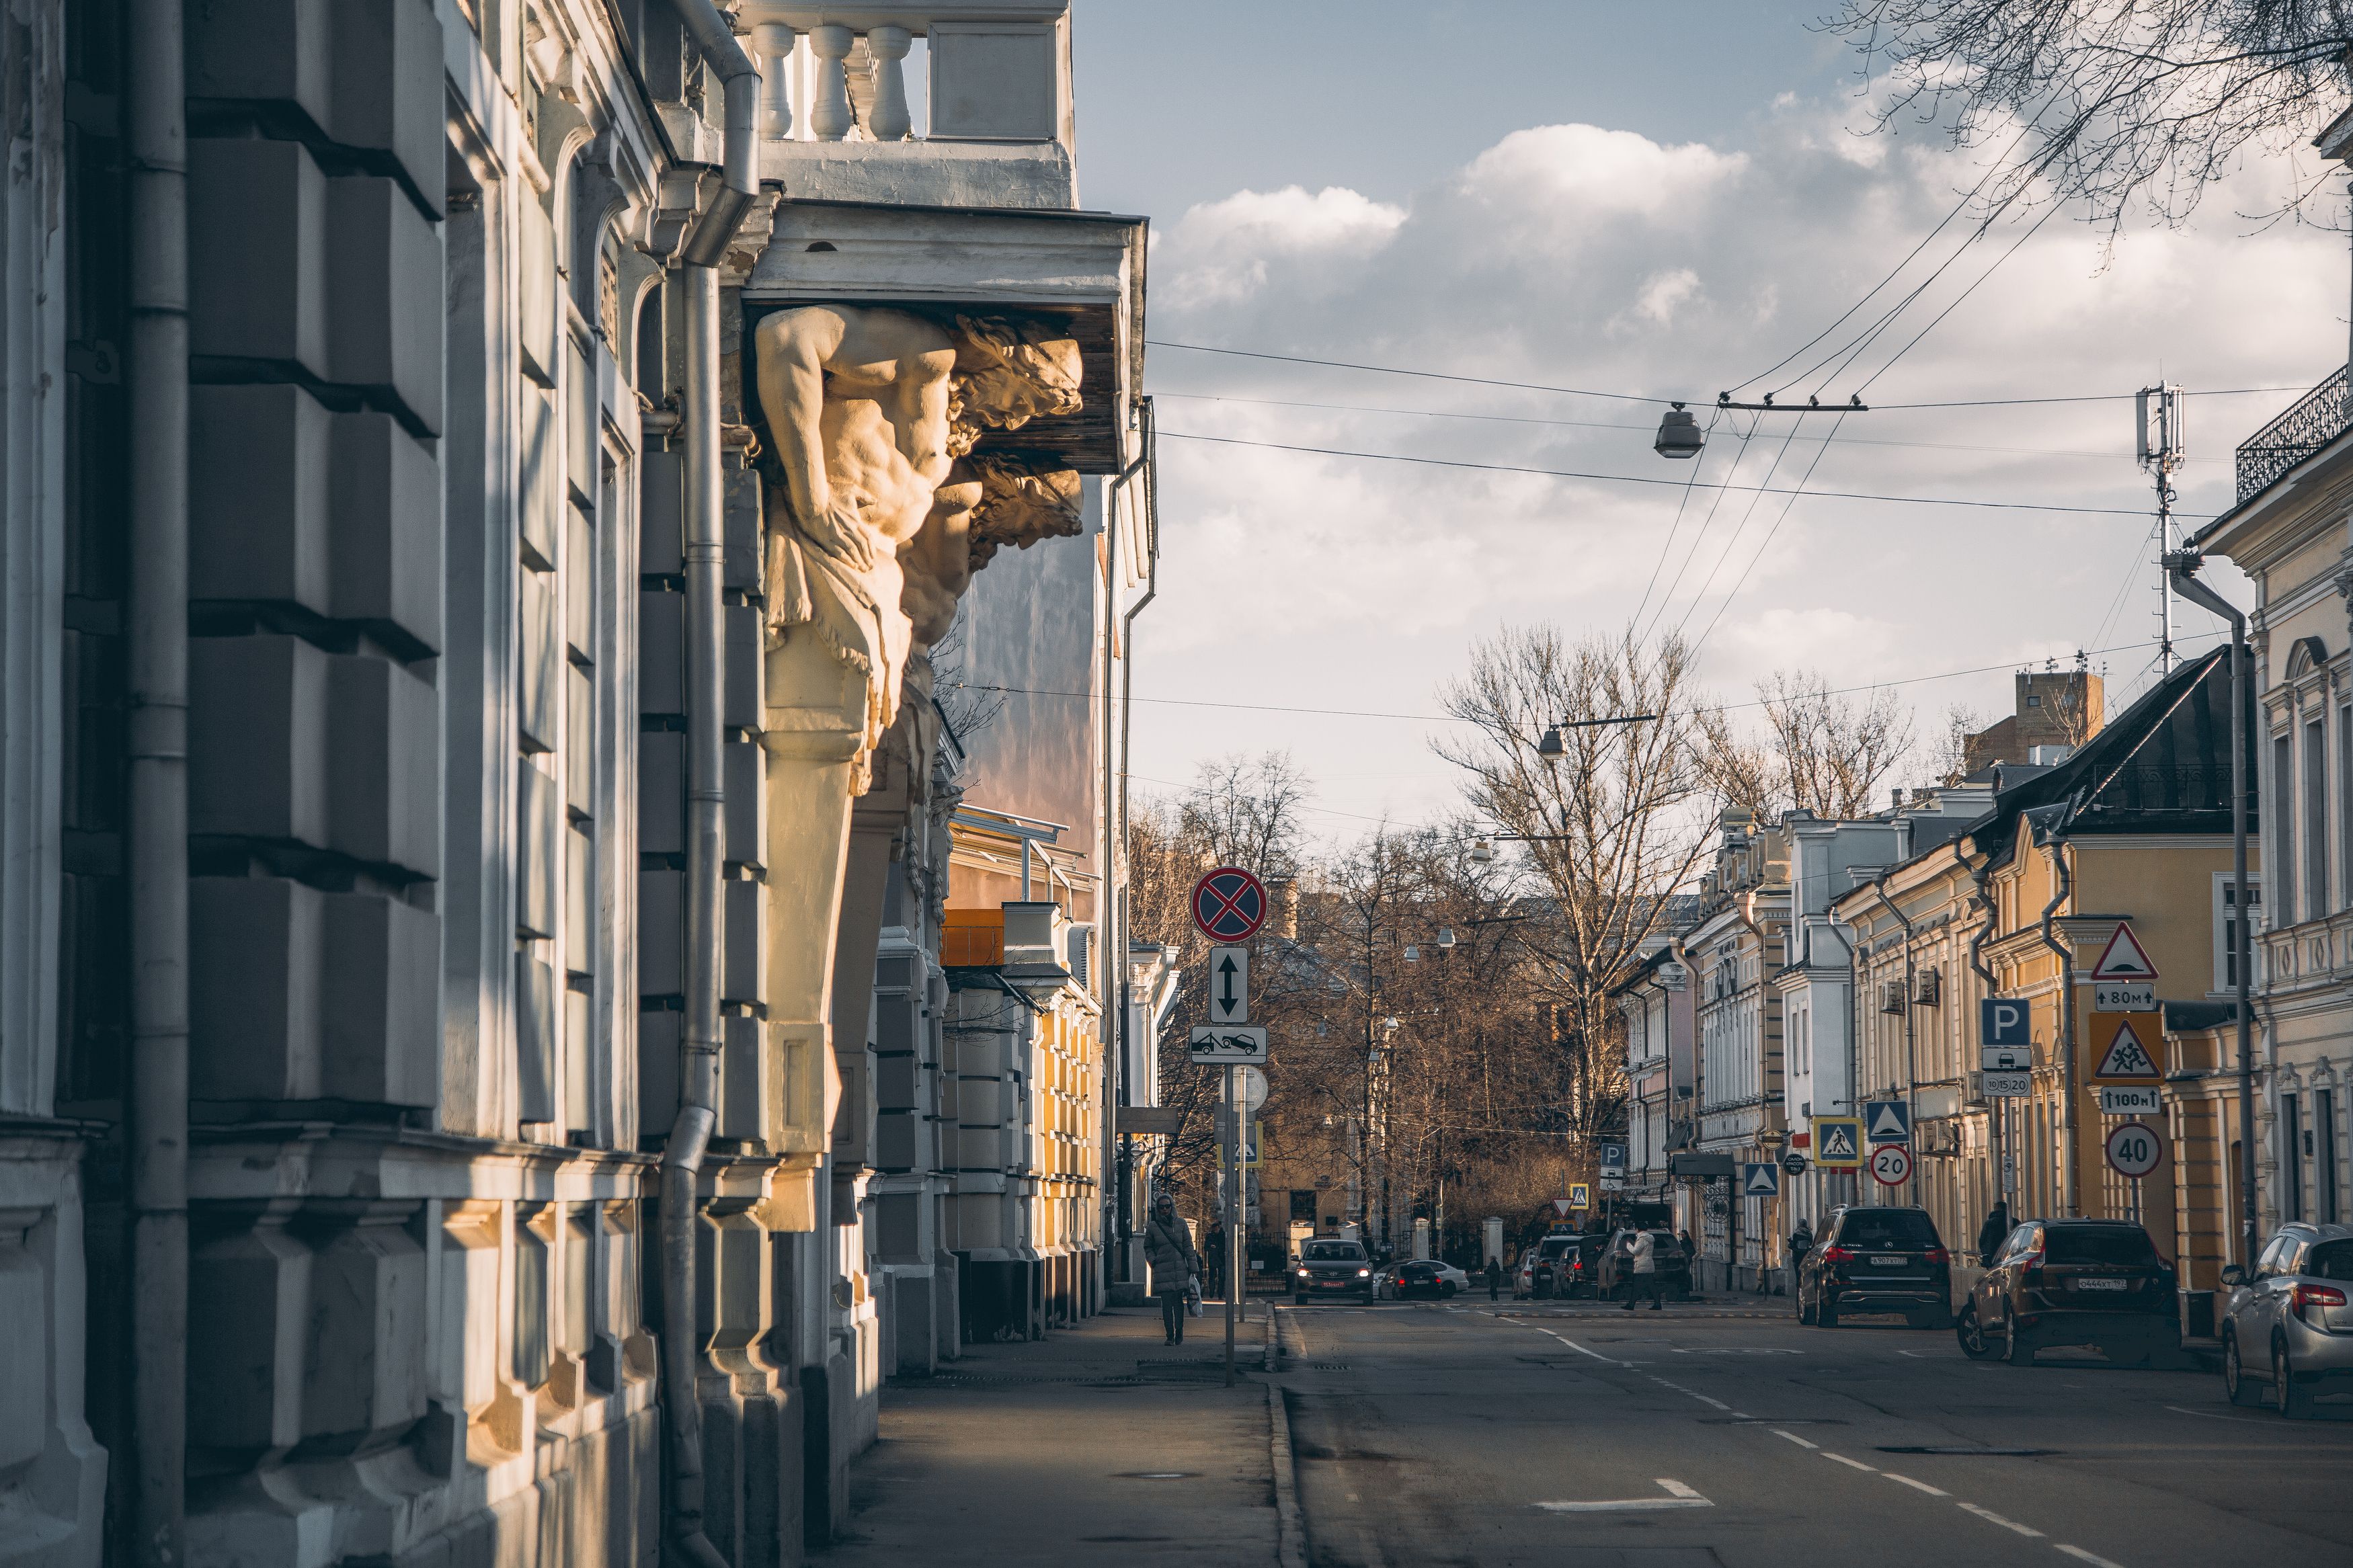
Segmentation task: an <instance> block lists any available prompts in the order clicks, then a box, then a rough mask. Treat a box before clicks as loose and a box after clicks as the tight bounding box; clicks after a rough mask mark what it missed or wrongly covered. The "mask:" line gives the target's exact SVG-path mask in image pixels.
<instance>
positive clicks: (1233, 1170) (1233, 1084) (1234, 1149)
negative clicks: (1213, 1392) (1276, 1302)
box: [1226, 1064, 1249, 1388]
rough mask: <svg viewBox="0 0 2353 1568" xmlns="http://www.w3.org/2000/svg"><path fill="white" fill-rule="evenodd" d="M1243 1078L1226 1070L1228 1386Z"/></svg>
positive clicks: (1236, 1288) (1237, 1258)
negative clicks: (1227, 1131) (1227, 1134)
mask: <svg viewBox="0 0 2353 1568" xmlns="http://www.w3.org/2000/svg"><path fill="white" fill-rule="evenodd" d="M1247 1115H1249V1112H1248V1111H1245V1110H1243V1109H1242V1096H1241V1074H1240V1071H1238V1070H1237V1069H1236V1068H1234V1067H1233V1066H1232V1065H1231V1064H1229V1065H1228V1066H1227V1068H1226V1116H1227V1123H1226V1124H1227V1126H1228V1128H1229V1130H1230V1136H1229V1139H1228V1142H1227V1144H1226V1386H1227V1387H1228V1388H1231V1387H1232V1386H1233V1385H1234V1314H1235V1310H1236V1309H1237V1307H1238V1306H1239V1304H1240V1299H1241V1293H1242V1139H1243V1138H1244V1136H1245V1135H1246V1133H1245V1130H1244V1128H1243V1126H1242V1119H1243V1118H1244V1117H1245V1116H1247Z"/></svg>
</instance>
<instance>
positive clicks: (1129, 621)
mask: <svg viewBox="0 0 2353 1568" xmlns="http://www.w3.org/2000/svg"><path fill="white" fill-rule="evenodd" d="M1136 408H1137V416H1138V418H1139V419H1140V420H1141V421H1142V424H1143V426H1144V429H1143V435H1144V456H1143V458H1142V461H1143V463H1144V561H1145V567H1144V597H1142V598H1140V599H1138V600H1136V601H1135V603H1134V604H1133V605H1129V606H1128V607H1127V613H1126V614H1125V615H1124V616H1121V617H1120V646H1121V647H1124V648H1126V649H1128V650H1129V653H1128V656H1127V657H1126V658H1124V659H1122V660H1120V666H1119V849H1120V850H1121V852H1123V853H1124V851H1125V850H1126V848H1127V832H1128V809H1127V808H1128V788H1127V781H1128V773H1127V737H1128V731H1129V721H1130V719H1131V718H1132V717H1133V715H1134V702H1133V700H1132V699H1131V698H1130V695H1129V694H1130V693H1131V692H1132V691H1133V690H1134V688H1135V655H1134V647H1135V617H1136V616H1140V615H1142V614H1143V613H1144V606H1145V605H1149V604H1150V603H1152V601H1153V599H1154V598H1155V597H1156V596H1157V595H1159V593H1160V465H1159V463H1158V461H1157V460H1156V459H1157V447H1155V443H1154V440H1153V423H1152V399H1151V398H1149V397H1139V398H1137V399H1136ZM1127 910H1128V889H1127V885H1126V884H1125V883H1124V882H1123V883H1122V884H1121V885H1120V889H1119V958H1118V963H1119V1034H1118V1037H1117V1040H1118V1045H1117V1049H1118V1052H1119V1057H1120V1070H1121V1071H1122V1072H1124V1071H1125V1070H1126V1068H1127V1047H1128V1046H1129V1045H1130V1044H1131V1043H1132V1042H1131V1041H1130V1040H1129V1039H1128V1037H1127V1031H1128V1012H1129V1009H1130V1007H1131V1006H1132V1005H1133V999H1132V998H1131V996H1130V995H1129V990H1130V984H1131V983H1130V981H1129V979H1128V966H1127V942H1128V931H1127ZM1155 1017H1156V1014H1155ZM1122 1087H1123V1088H1124V1089H1126V1091H1127V1094H1126V1098H1127V1099H1128V1100H1134V1095H1135V1089H1134V1085H1133V1084H1128V1083H1125V1082H1124V1080H1123V1084H1122ZM1134 1150H1135V1143H1134V1140H1133V1139H1128V1138H1123V1139H1121V1140H1120V1161H1119V1238H1120V1240H1121V1241H1123V1242H1124V1241H1126V1240H1128V1239H1129V1238H1130V1237H1131V1236H1133V1235H1134V1220H1133V1218H1132V1217H1131V1216H1133V1215H1134V1212H1135V1197H1134V1186H1135V1154H1134ZM1125 1259H1126V1254H1125V1251H1124V1249H1123V1251H1122V1253H1121V1260H1122V1263H1123V1264H1124V1262H1125Z"/></svg>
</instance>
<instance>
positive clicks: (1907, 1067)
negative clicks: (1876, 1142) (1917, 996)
mask: <svg viewBox="0 0 2353 1568" xmlns="http://www.w3.org/2000/svg"><path fill="white" fill-rule="evenodd" d="M1906 847H1909V846H1908V845H1907V846H1906ZM1870 886H1871V891H1872V894H1873V897H1875V898H1877V899H1878V900H1879V901H1880V902H1881V903H1883V904H1885V905H1886V906H1887V912H1888V913H1889V914H1891V915H1894V917H1895V923H1896V924H1897V925H1900V926H1902V927H1903V928H1904V1103H1905V1108H1906V1110H1905V1119H1906V1121H1908V1123H1909V1124H1910V1125H1911V1126H1912V1127H1913V1128H1914V1129H1915V1133H1914V1138H1915V1142H1916V1141H1917V1137H1918V1133H1917V1131H1916V1129H1917V1128H1918V1126H1919V1122H1920V1065H1919V1061H1918V1058H1916V1057H1915V1055H1914V1054H1913V1044H1912V994H1913V993H1912V982H1913V976H1912V921H1910V919H1909V918H1907V917H1906V916H1905V913H1904V911H1903V910H1899V909H1897V908H1896V907H1895V900H1894V899H1891V898H1889V897H1888V896H1887V873H1886V872H1884V871H1882V872H1881V873H1880V874H1879V875H1878V876H1876V877H1873V879H1871V883H1870ZM1866 1141H1867V1140H1866ZM1904 1180H1905V1184H1906V1185H1907V1186H1910V1187H1912V1188H1913V1194H1912V1195H1913V1196H1914V1197H1915V1198H1916V1197H1918V1196H1919V1195H1920V1194H1919V1188H1918V1183H1919V1180H1920V1160H1919V1156H1918V1154H1917V1153H1916V1152H1915V1154H1914V1156H1913V1159H1912V1173H1911V1174H1910V1175H1908V1176H1906V1177H1905V1178H1904Z"/></svg>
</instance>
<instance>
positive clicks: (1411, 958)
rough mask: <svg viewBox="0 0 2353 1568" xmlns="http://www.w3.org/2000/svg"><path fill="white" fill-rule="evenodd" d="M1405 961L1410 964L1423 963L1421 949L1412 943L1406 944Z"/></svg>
mask: <svg viewBox="0 0 2353 1568" xmlns="http://www.w3.org/2000/svg"><path fill="white" fill-rule="evenodd" d="M1405 961H1406V962H1407V963H1420V962H1421V949H1419V948H1418V947H1416V946H1414V945H1413V943H1411V942H1408V943H1406V944H1405Z"/></svg>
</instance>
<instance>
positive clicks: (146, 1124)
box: [123, 0, 188, 1568]
mask: <svg viewBox="0 0 2353 1568" xmlns="http://www.w3.org/2000/svg"><path fill="white" fill-rule="evenodd" d="M125 21H126V23H127V27H126V32H127V36H128V39H129V43H128V50H129V57H130V58H129V62H128V63H129V67H130V91H129V92H128V94H127V95H126V97H127V112H128V117H129V124H128V127H127V129H128V132H129V145H128V148H127V151H128V153H129V154H130V169H131V182H130V184H131V190H130V226H131V258H130V283H131V299H130V304H131V341H130V345H129V346H130V360H129V372H130V383H131V428H132V429H133V430H136V431H138V432H139V438H138V439H137V440H136V441H134V442H132V447H131V474H130V490H131V584H130V590H131V591H130V600H131V625H130V627H129V633H130V635H129V638H128V645H129V646H128V648H127V653H128V658H129V671H128V673H129V677H130V679H129V687H130V693H129V696H130V703H129V708H130V711H129V713H128V715H127V719H126V725H125V729H126V733H125V737H124V739H125V745H126V750H127V751H128V753H129V759H128V760H129V764H130V765H129V773H130V778H129V790H130V811H131V820H130V829H131V831H130V836H129V837H130V880H131V889H130V892H131V1085H130V1089H129V1093H128V1096H127V1099H128V1102H129V1103H128V1104H127V1105H126V1106H125V1108H124V1109H125V1111H126V1113H127V1121H128V1123H129V1125H128V1127H127V1129H126V1141H125V1150H124V1152H125V1155H126V1158H127V1160H128V1163H129V1165H130V1170H129V1173H128V1175H129V1187H130V1198H131V1235H130V1257H129V1263H130V1284H131V1290H130V1296H131V1300H130V1303H129V1307H128V1310H127V1312H126V1314H125V1318H124V1321H123V1327H124V1329H125V1330H126V1331H127V1332H128V1334H129V1336H130V1337H129V1342H128V1343H127V1344H126V1345H125V1346H124V1347H123V1349H124V1352H125V1354H126V1356H127V1358H128V1360H129V1363H130V1366H131V1420H132V1431H131V1432H130V1433H129V1434H127V1436H128V1438H129V1446H130V1453H129V1455H128V1456H127V1457H128V1458H129V1459H130V1460H131V1465H130V1470H131V1474H130V1478H129V1482H128V1485H127V1487H126V1488H125V1490H126V1491H127V1493H128V1495H129V1515H130V1520H129V1522H130V1527H131V1528H130V1539H129V1541H128V1542H127V1543H125V1545H124V1560H125V1561H126V1562H130V1563H138V1564H141V1565H142V1568H181V1565H182V1564H184V1563H185V1562H186V1560H187V1542H186V1536H187V1482H186V1477H187V1434H188V1418H187V1388H188V1373H187V1361H188V742H187V735H188V164H187V153H188V121H187V82H186V76H185V71H186V36H185V31H184V28H185V20H184V17H183V15H182V5H181V0H132V3H131V5H130V7H129V15H128V16H126V17H125Z"/></svg>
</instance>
